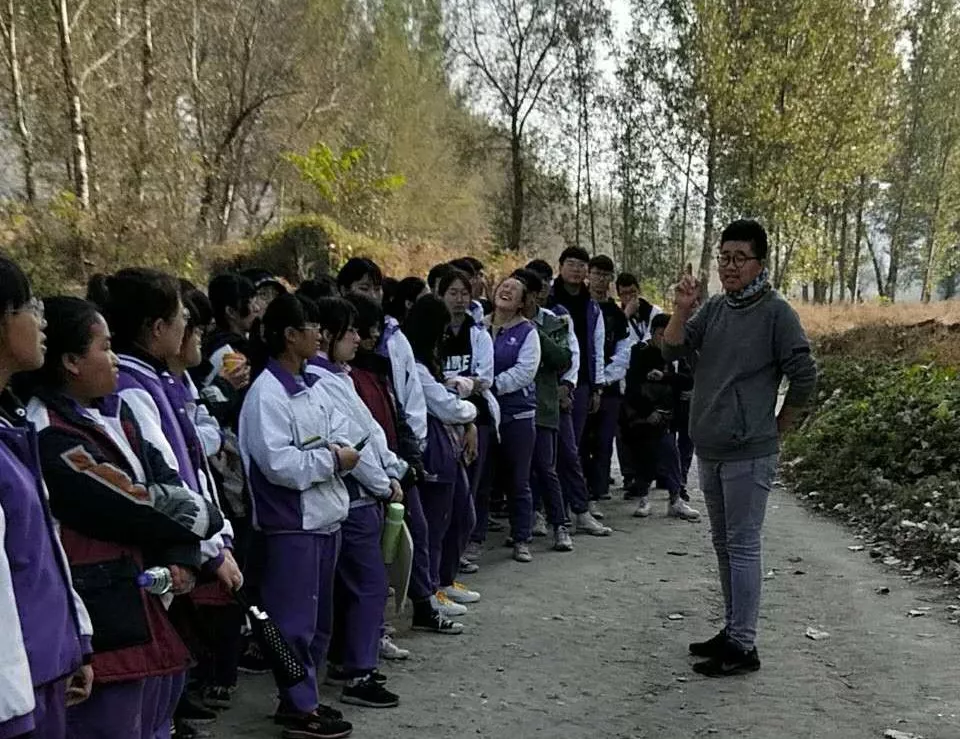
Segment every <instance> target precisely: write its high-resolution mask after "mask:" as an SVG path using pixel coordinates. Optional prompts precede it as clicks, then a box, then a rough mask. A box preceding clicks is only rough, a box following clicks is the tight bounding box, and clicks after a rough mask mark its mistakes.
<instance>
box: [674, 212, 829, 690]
mask: <svg viewBox="0 0 960 739" xmlns="http://www.w3.org/2000/svg"><path fill="white" fill-rule="evenodd" d="M766 260H767V234H766V231H764V229H763V226H761V225H760V224H759V223H757V222H756V221H746V220H741V221H734V222H733V223H731V224H730V225H729V226H727V228H726V229H724V232H723V234H722V236H721V238H720V253H719V254H718V255H717V265H718V272H719V276H720V281H721V283H722V285H723V293H721V294H719V295H714V296H712V297H711V298H710V299H709V300H707V301H706V302H705V303H704V304H703V305H702V306H701V307H700V308H699V310H697V309H696V306H697V304H698V302H699V300H700V285H699V284H698V283H697V281H696V280H695V279H694V278H693V276H691V275H685V276H684V277H683V279H682V280H681V281H680V284H678V285H677V288H676V294H675V308H674V312H673V316H672V317H671V319H670V323H669V324H668V326H667V328H666V331H665V334H664V344H665V346H664V355H665V358H666V359H667V360H668V361H671V360H674V359H679V358H681V357H684V356H690V357H694V358H695V365H694V366H695V369H694V389H693V401H692V403H691V407H690V437H691V438H692V440H693V443H694V447H695V449H696V453H697V457H698V461H699V468H700V488H701V490H702V491H703V497H704V500H705V502H706V505H707V512H708V513H709V515H710V528H711V531H712V535H713V546H714V549H715V550H716V553H717V560H718V562H719V565H720V585H721V587H722V589H723V598H724V604H725V607H726V613H725V616H726V622H725V626H724V628H723V630H722V631H721V632H720V633H719V634H717V635H716V636H715V637H713V638H712V639H710V640H709V641H706V642H698V643H694V644H691V645H690V652H691V654H693V655H695V656H697V657H703V658H705V660H706V661H704V662H700V663H698V664H697V665H695V666H694V670H696V671H697V672H699V673H701V674H703V675H709V676H711V677H722V676H726V675H735V674H740V673H744V672H753V671H756V670H758V669H760V659H759V657H758V655H757V649H756V646H755V641H756V636H757V617H758V614H759V610H760V589H761V585H762V583H763V565H762V562H761V555H760V530H761V528H762V526H763V518H764V514H765V513H766V507H767V497H768V496H769V493H770V488H771V487H772V485H773V480H774V476H775V475H776V470H777V454H778V451H779V441H780V437H781V435H782V434H783V433H784V432H785V431H786V430H788V429H789V428H790V427H791V426H792V425H793V423H794V420H795V418H796V415H797V411H798V410H799V409H800V408H802V407H803V406H804V405H805V404H806V403H807V401H808V400H809V399H810V397H811V396H812V395H813V392H814V389H815V387H816V381H817V369H816V365H815V363H814V361H813V357H812V356H811V354H810V344H809V342H808V341H807V337H806V336H805V335H804V332H803V328H801V326H800V320H799V319H798V317H797V314H796V312H795V311H794V310H793V308H792V307H791V306H790V304H789V303H787V301H786V300H785V299H784V298H783V297H782V296H781V295H780V293H778V292H777V291H776V290H774V289H773V288H772V287H771V285H770V276H769V272H768V271H767V266H766ZM784 376H786V377H787V379H788V380H789V382H790V389H789V390H788V392H787V396H786V399H785V401H784V404H783V408H782V410H781V411H780V414H779V415H777V412H776V408H777V394H778V390H779V388H780V381H781V379H782V378H783V377H784Z"/></svg>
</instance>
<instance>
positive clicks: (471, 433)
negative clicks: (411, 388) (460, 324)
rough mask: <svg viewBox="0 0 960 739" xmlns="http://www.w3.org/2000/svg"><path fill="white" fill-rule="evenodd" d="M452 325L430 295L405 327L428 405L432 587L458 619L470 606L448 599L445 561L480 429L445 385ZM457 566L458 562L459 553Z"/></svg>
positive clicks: (425, 497)
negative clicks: (445, 345)
mask: <svg viewBox="0 0 960 739" xmlns="http://www.w3.org/2000/svg"><path fill="white" fill-rule="evenodd" d="M449 323H450V311H449V310H447V307H446V305H445V304H444V303H443V301H442V300H440V298H437V297H435V296H433V295H425V296H424V297H422V298H420V299H419V300H418V301H417V302H416V303H415V304H414V306H413V308H411V310H410V313H409V315H408V316H407V322H406V326H407V334H408V338H409V339H410V345H411V347H412V348H413V355H414V357H415V358H416V360H417V371H418V373H419V379H420V384H421V385H422V387H423V394H424V396H425V398H426V402H427V421H428V436H427V447H426V451H425V453H424V462H423V466H424V473H425V474H424V481H423V483H422V486H421V490H420V492H421V496H420V497H421V503H422V504H423V510H424V514H425V515H426V518H427V525H428V531H429V542H430V577H431V584H432V587H433V589H434V591H435V593H436V596H435V598H436V602H437V604H438V606H439V610H440V613H441V614H443V615H444V616H446V617H456V616H460V615H463V614H464V613H466V611H467V608H466V606H464V605H463V604H461V603H455V602H454V601H453V600H452V599H451V598H450V597H449V596H448V595H447V588H451V587H453V585H454V582H455V579H454V576H455V573H456V570H455V569H454V570H453V572H451V571H450V570H449V569H447V570H443V569H442V568H441V561H442V560H443V552H444V548H445V544H446V546H447V547H448V548H449V549H456V544H455V543H450V542H448V541H447V534H448V532H449V530H450V523H451V520H452V519H453V518H454V517H455V516H458V515H460V512H458V511H455V510H454V504H455V501H456V500H457V499H458V498H459V499H460V501H461V504H464V496H463V495H462V493H461V495H460V496H458V495H457V487H458V486H460V490H461V491H463V490H464V489H465V487H466V485H467V479H466V469H465V466H464V464H465V463H467V464H469V463H472V462H473V460H474V459H475V458H476V444H477V430H476V426H474V425H473V422H474V420H475V419H476V417H477V407H476V406H475V405H473V404H472V403H469V402H467V401H466V400H464V399H462V398H461V397H460V394H459V392H458V390H456V389H451V388H449V387H447V385H446V378H445V377H444V375H443V366H442V364H441V359H440V345H441V342H442V340H443V334H444V331H446V329H447V325H448V324H449ZM467 386H469V387H467ZM460 392H463V394H464V395H470V394H471V392H472V383H471V382H470V381H469V380H465V381H464V382H463V383H460ZM466 502H469V498H468V497H467V498H466ZM448 556H449V555H448ZM448 561H449V559H448ZM456 562H457V563H459V554H457V555H456Z"/></svg>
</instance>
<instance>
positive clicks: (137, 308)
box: [103, 267, 180, 351]
mask: <svg viewBox="0 0 960 739" xmlns="http://www.w3.org/2000/svg"><path fill="white" fill-rule="evenodd" d="M106 289H107V292H108V294H109V298H108V300H107V304H106V305H105V306H103V308H104V311H105V313H104V315H105V317H106V319H107V323H108V324H110V331H111V333H112V334H113V343H114V345H115V346H116V347H117V349H119V350H120V351H124V350H128V349H131V348H133V347H134V346H135V345H136V344H137V343H138V342H140V341H141V339H142V338H143V334H144V332H145V331H147V329H148V328H149V327H150V326H151V325H152V324H153V323H154V322H155V321H158V320H164V321H172V320H173V319H174V317H175V316H176V313H177V310H178V308H179V307H180V283H179V282H178V281H177V279H176V278H175V277H172V276H171V275H168V274H167V273H165V272H160V271H159V270H155V269H148V268H145V267H128V268H126V269H122V270H120V271H119V272H117V273H116V274H115V275H112V276H110V277H108V278H107V281H106Z"/></svg>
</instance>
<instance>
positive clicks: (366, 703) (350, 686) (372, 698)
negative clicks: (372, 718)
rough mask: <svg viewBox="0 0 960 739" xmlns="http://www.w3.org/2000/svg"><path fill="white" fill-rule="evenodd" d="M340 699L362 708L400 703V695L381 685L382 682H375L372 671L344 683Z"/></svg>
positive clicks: (387, 706) (386, 706) (382, 706)
mask: <svg viewBox="0 0 960 739" xmlns="http://www.w3.org/2000/svg"><path fill="white" fill-rule="evenodd" d="M340 701H341V702H342V703H349V704H350V705H352V706H362V707H364V708H396V707H397V706H399V705H400V697H399V696H398V695H397V694H396V693H391V692H390V691H389V690H387V689H386V688H385V687H383V683H380V682H377V680H376V678H375V677H374V676H373V674H372V673H371V674H369V675H364V676H363V677H358V678H356V679H354V680H350V681H349V682H348V683H347V684H346V685H344V686H343V693H341V694H340Z"/></svg>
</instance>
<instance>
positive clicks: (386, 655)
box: [380, 636, 410, 660]
mask: <svg viewBox="0 0 960 739" xmlns="http://www.w3.org/2000/svg"><path fill="white" fill-rule="evenodd" d="M409 656H410V650H409V649H401V648H400V647H398V646H397V645H396V644H394V643H393V639H391V638H390V637H389V636H381V637H380V657H381V658H383V659H390V660H401V659H407V657H409Z"/></svg>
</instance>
